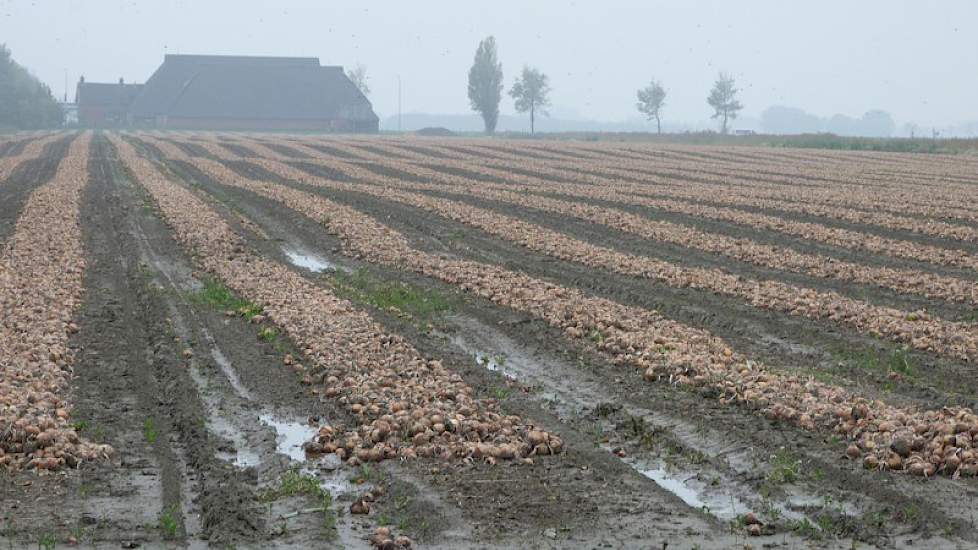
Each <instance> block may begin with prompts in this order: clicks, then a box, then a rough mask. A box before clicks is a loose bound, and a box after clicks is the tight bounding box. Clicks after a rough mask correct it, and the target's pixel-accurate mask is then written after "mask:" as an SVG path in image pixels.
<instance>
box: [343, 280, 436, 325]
mask: <svg viewBox="0 0 978 550" xmlns="http://www.w3.org/2000/svg"><path fill="white" fill-rule="evenodd" d="M331 282H332V284H333V286H334V288H335V289H336V291H337V294H339V295H340V296H341V297H343V298H346V299H349V300H353V301H357V302H360V303H366V304H369V305H372V306H374V307H376V308H378V309H383V310H387V309H390V308H394V309H396V310H397V311H400V312H402V313H406V314H408V315H410V316H411V317H414V318H416V319H418V320H422V321H427V320H430V319H432V318H434V317H435V316H437V315H439V314H441V313H444V312H447V311H451V309H452V308H453V300H452V298H451V297H449V296H446V295H444V294H442V293H440V292H436V291H434V290H430V289H424V288H418V287H415V286H412V285H409V284H406V283H403V282H393V281H382V280H378V279H376V278H374V277H372V276H371V275H370V271H369V270H367V269H366V268H359V269H356V270H354V271H352V272H347V271H336V272H335V273H333V274H332V276H331Z"/></svg>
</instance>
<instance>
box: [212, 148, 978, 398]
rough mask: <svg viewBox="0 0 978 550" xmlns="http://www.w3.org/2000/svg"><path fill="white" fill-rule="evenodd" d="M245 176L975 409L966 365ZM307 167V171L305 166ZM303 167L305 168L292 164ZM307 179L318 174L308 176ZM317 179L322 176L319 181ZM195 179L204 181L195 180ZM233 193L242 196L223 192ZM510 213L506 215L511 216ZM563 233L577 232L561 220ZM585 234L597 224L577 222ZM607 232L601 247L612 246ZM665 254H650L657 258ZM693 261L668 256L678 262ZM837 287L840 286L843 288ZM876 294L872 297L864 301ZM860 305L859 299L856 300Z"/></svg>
mask: <svg viewBox="0 0 978 550" xmlns="http://www.w3.org/2000/svg"><path fill="white" fill-rule="evenodd" d="M227 165H228V166H229V167H231V168H232V169H235V170H238V171H240V172H241V173H242V174H245V175H248V176H250V177H257V178H259V179H264V180H266V181H275V182H278V183H281V184H286V185H292V186H294V187H296V188H297V189H301V190H304V191H308V192H310V193H314V194H317V193H318V194H322V195H323V196H326V197H327V198H330V199H333V200H336V201H339V202H340V203H344V204H348V205H350V206H353V207H355V208H357V209H359V210H361V211H363V212H365V213H368V214H370V215H372V216H374V217H375V218H377V219H380V220H382V221H383V222H384V223H385V224H388V225H390V226H391V227H393V228H395V229H397V230H398V231H400V232H402V233H403V234H405V235H406V236H407V237H408V238H409V240H410V241H411V242H412V244H413V245H414V246H416V247H418V248H419V249H422V250H425V251H428V252H433V253H439V254H449V255H451V256H456V257H460V258H466V259H473V260H478V261H482V262H486V263H490V264H496V265H502V266H504V267H507V268H509V269H515V270H518V271H523V272H526V273H530V274H533V275H535V276H539V277H544V278H550V279H554V280H557V281H559V282H560V283H561V284H564V285H567V286H572V287H574V286H576V287H579V288H582V289H584V290H586V291H587V292H589V293H591V294H596V295H599V296H602V297H605V298H609V299H611V300H614V301H619V302H622V303H625V304H632V305H639V306H642V307H648V308H651V309H655V310H657V311H660V312H662V313H664V314H665V315H667V316H669V317H670V318H673V319H677V320H680V321H682V322H684V323H686V324H689V325H691V326H696V327H702V328H706V329H708V330H710V331H711V332H712V333H714V334H716V335H717V336H720V337H723V338H725V339H726V340H728V341H730V342H731V343H732V344H734V345H735V346H736V347H737V349H741V350H744V351H745V352H748V353H750V354H751V355H752V356H754V357H756V358H758V359H761V360H763V361H764V362H765V363H768V364H770V365H775V366H785V367H786V368H791V369H794V370H795V371H801V372H803V373H811V374H813V375H816V376H818V377H821V378H824V379H827V380H829V381H832V382H841V383H844V384H846V385H852V386H855V387H858V388H859V390H860V391H862V392H864V393H866V394H868V395H876V396H881V397H882V396H885V397H886V399H887V400H889V401H894V402H902V403H905V404H909V405H918V406H927V407H938V408H939V407H942V406H945V405H948V404H950V403H955V404H960V405H964V406H972V405H974V404H975V399H976V395H975V393H974V392H973V391H972V390H971V389H970V388H966V387H962V386H961V385H960V384H958V383H957V382H956V381H957V380H960V379H962V377H967V376H969V375H970V374H969V373H970V367H969V366H968V365H963V364H961V363H958V362H954V361H950V360H947V359H945V358H942V357H938V356H935V355H934V354H928V353H921V352H916V351H905V350H903V349H902V347H901V346H899V345H898V344H896V343H892V342H889V341H885V340H880V339H876V338H872V337H869V336H865V335H861V334H858V333H855V332H854V331H851V330H848V329H845V328H842V327H837V326H835V325H833V324H831V323H822V322H817V321H813V320H810V319H806V318H803V317H797V316H787V315H782V314H779V313H774V312H769V311H765V310H760V309H757V308H753V307H750V306H748V305H746V304H744V303H743V302H742V301H740V300H737V299H734V298H726V297H722V296H718V295H715V294H713V293H710V292H705V291H699V290H695V289H689V288H684V289H676V288H672V287H669V286H666V285H662V284H658V283H655V282H653V281H649V280H647V279H640V278H636V277H629V276H623V275H619V274H616V273H612V272H609V271H605V270H598V269H593V268H589V267H587V266H583V265H580V264H576V263H573V262H565V261H560V260H555V259H553V258H550V257H547V256H544V255H541V254H538V253H535V252H532V251H529V250H526V249H524V248H521V247H519V246H516V245H512V244H510V243H507V242H505V241H502V240H500V239H497V238H495V237H492V236H490V235H488V234H486V233H485V232H483V231H481V230H478V229H475V228H472V227H470V226H466V225H464V224H460V223H457V222H454V221H451V220H448V219H447V218H443V217H441V216H435V215H432V214H430V213H428V212H426V211H423V210H420V209H416V208H413V207H409V206H405V205H403V204H400V203H396V202H393V201H387V200H382V199H378V198H376V197H373V196H370V195H367V194H365V193H355V192H344V191H335V190H329V191H325V190H323V189H322V188H318V187H315V186H308V185H301V184H296V183H294V182H288V181H285V180H282V178H278V177H276V176H274V175H271V174H268V173H267V172H266V171H264V170H262V169H261V168H259V167H257V166H255V165H253V164H250V163H247V162H228V163H227ZM304 166H305V167H307V168H310V167H309V165H304ZM297 167H299V168H303V166H298V165H297ZM310 171H312V172H313V173H318V171H315V170H312V169H311V168H310ZM320 175H323V174H320ZM197 177H203V176H201V175H200V174H197ZM229 192H230V193H242V192H241V191H238V190H230V191H229ZM508 213H510V214H512V212H511V209H510V210H509V211H508ZM567 225H568V227H573V226H574V225H575V224H573V223H572V222H570V221H568V222H567ZM579 225H583V226H585V227H586V230H587V231H594V230H595V226H589V225H588V224H579ZM610 233H613V231H610V230H605V232H604V234H603V235H602V236H601V239H602V242H604V243H605V244H614V242H613V240H611V239H609V237H608V235H609V234H610ZM665 248H667V247H664V246H657V247H656V249H655V251H656V253H657V254H661V253H662V251H663V250H664V249H665ZM690 258H695V255H687V256H680V255H678V253H677V254H676V255H675V257H673V258H671V259H674V260H675V261H678V262H680V263H683V262H684V261H689V260H690ZM840 288H841V286H840ZM873 295H876V296H878V295H879V294H872V295H870V296H873ZM857 296H858V297H863V298H865V296H861V295H857ZM903 360H905V361H906V363H905V365H904V367H908V368H904V367H901V368H902V369H903V370H904V371H906V376H902V375H901V378H900V379H899V380H894V379H893V378H891V377H890V376H889V372H890V370H891V369H890V367H889V366H888V365H889V363H890V362H898V361H903Z"/></svg>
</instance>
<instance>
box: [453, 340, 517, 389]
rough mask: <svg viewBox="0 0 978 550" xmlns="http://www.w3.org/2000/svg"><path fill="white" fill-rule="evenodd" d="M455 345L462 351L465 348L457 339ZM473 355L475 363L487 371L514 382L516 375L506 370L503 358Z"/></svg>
mask: <svg viewBox="0 0 978 550" xmlns="http://www.w3.org/2000/svg"><path fill="white" fill-rule="evenodd" d="M455 344H456V345H457V346H459V347H461V348H463V349H464V348H465V346H464V343H463V342H462V341H461V340H460V339H459V338H456V342H455ZM473 355H475V362H476V363H478V364H479V365H481V366H483V367H485V368H486V369H487V370H491V371H493V372H498V373H499V374H502V375H503V376H505V377H506V378H509V379H510V380H516V375H515V374H514V373H512V372H510V371H509V370H507V369H506V367H505V366H504V365H505V364H506V360H505V358H503V356H501V355H496V356H492V355H489V354H488V353H482V352H480V351H476V352H474V353H473Z"/></svg>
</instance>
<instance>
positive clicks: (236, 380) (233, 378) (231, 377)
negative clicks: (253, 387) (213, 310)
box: [204, 330, 251, 401]
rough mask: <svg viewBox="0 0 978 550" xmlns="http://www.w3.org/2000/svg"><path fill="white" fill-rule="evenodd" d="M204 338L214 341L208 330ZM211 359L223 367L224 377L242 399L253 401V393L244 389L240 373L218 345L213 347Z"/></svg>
mask: <svg viewBox="0 0 978 550" xmlns="http://www.w3.org/2000/svg"><path fill="white" fill-rule="evenodd" d="M204 336H205V338H207V339H208V340H210V341H211V342H213V341H214V338H213V337H212V336H211V335H210V333H208V332H207V331H206V330H205V331H204ZM211 357H213V358H214V362H215V363H217V365H218V366H219V367H221V371H222V372H223V373H224V376H227V379H228V382H230V383H231V387H232V388H234V391H235V392H236V393H237V394H238V395H239V396H240V397H241V398H242V399H247V400H248V401H251V392H249V391H248V388H246V387H244V384H242V383H241V378H240V377H239V376H238V371H236V370H234V367H233V366H232V365H231V361H230V360H229V359H228V358H227V357H226V356H225V355H224V353H223V352H222V351H221V350H220V348H218V347H217V346H216V345H212V346H211Z"/></svg>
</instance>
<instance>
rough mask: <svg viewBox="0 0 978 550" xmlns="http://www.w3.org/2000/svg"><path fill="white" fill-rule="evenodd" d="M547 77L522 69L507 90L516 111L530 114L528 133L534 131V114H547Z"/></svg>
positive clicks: (548, 87) (534, 70)
mask: <svg viewBox="0 0 978 550" xmlns="http://www.w3.org/2000/svg"><path fill="white" fill-rule="evenodd" d="M549 80H550V79H549V78H547V75H545V74H543V73H542V72H540V71H539V70H537V69H532V68H530V67H527V66H524V67H523V74H522V75H521V76H520V77H519V78H517V79H516V82H514V83H513V88H512V89H510V90H509V95H510V97H512V98H513V100H514V102H515V104H516V110H517V111H519V112H521V113H526V112H529V113H530V133H531V134H532V133H534V132H535V131H536V112H537V111H538V110H539V111H540V112H541V113H543V114H544V115H546V114H547V111H546V110H545V109H546V107H548V106H550V83H549Z"/></svg>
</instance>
